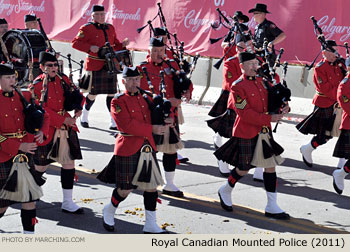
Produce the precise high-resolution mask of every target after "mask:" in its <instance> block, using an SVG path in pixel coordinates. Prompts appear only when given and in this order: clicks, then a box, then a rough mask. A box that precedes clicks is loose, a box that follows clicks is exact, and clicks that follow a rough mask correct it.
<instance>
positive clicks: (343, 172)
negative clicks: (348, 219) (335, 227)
mask: <svg viewBox="0 0 350 252" xmlns="http://www.w3.org/2000/svg"><path fill="white" fill-rule="evenodd" d="M347 61H349V58H347ZM347 64H348V62H347ZM347 70H348V74H347V76H346V77H345V78H344V80H343V81H342V82H341V83H340V85H339V87H338V90H337V101H338V103H339V105H340V107H341V108H342V109H343V115H342V121H341V125H340V130H341V133H340V136H339V138H338V141H337V143H336V145H335V148H334V152H333V156H334V157H338V158H342V159H345V160H346V161H345V163H344V165H342V166H341V167H339V166H338V169H336V170H334V171H333V187H334V190H335V191H336V192H337V193H338V194H342V193H343V190H344V179H345V177H346V176H347V175H349V173H350V161H349V160H350V153H349V148H350V102H349V101H350V83H349V82H350V79H349V71H350V67H349V66H347Z"/></svg>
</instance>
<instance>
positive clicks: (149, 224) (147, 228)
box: [143, 210, 166, 234]
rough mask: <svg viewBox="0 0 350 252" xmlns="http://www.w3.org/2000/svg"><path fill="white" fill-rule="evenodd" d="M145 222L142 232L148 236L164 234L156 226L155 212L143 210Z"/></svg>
mask: <svg viewBox="0 0 350 252" xmlns="http://www.w3.org/2000/svg"><path fill="white" fill-rule="evenodd" d="M145 214H146V222H145V225H144V226H143V232H144V233H148V234H159V233H164V232H166V231H165V230H163V229H161V228H160V227H159V226H158V224H157V217H156V211H148V210H145Z"/></svg>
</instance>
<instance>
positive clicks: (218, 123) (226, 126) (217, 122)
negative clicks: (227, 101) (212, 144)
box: [207, 109, 237, 138]
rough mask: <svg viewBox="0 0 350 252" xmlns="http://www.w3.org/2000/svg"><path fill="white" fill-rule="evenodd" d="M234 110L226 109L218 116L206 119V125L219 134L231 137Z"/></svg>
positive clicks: (234, 115)
mask: <svg viewBox="0 0 350 252" xmlns="http://www.w3.org/2000/svg"><path fill="white" fill-rule="evenodd" d="M236 116H237V114H236V112H235V111H234V110H233V109H227V110H226V112H225V113H224V114H222V115H219V116H218V117H215V118H213V119H210V120H207V124H208V127H209V128H211V129H212V130H214V132H215V133H219V135H220V136H222V137H226V138H230V137H232V128H233V125H234V124H235V120H236Z"/></svg>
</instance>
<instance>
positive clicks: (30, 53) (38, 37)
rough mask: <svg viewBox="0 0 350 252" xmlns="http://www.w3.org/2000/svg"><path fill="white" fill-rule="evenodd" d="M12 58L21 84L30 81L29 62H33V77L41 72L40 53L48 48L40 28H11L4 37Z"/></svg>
mask: <svg viewBox="0 0 350 252" xmlns="http://www.w3.org/2000/svg"><path fill="white" fill-rule="evenodd" d="M2 39H3V41H4V43H5V45H6V48H7V51H8V53H9V56H10V59H11V61H12V63H13V64H14V66H15V69H16V71H17V72H18V82H19V85H23V84H25V83H26V82H28V76H29V72H28V62H33V77H34V78H36V77H37V76H38V75H39V74H40V73H41V71H40V68H39V62H38V60H39V54H40V52H41V51H45V50H46V49H47V46H46V43H45V38H44V36H43V35H42V34H41V33H40V32H39V31H38V30H34V29H32V30H9V31H8V32H6V33H5V34H4V35H3V37H2Z"/></svg>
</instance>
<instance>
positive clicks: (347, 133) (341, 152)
mask: <svg viewBox="0 0 350 252" xmlns="http://www.w3.org/2000/svg"><path fill="white" fill-rule="evenodd" d="M333 157H338V158H345V159H350V130H344V129H342V130H341V133H340V136H339V138H338V141H337V143H336V145H335V147H334V152H333Z"/></svg>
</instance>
